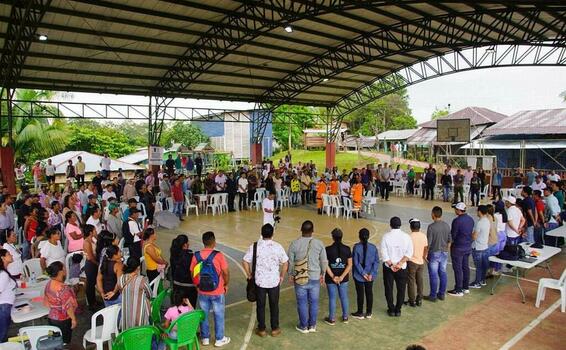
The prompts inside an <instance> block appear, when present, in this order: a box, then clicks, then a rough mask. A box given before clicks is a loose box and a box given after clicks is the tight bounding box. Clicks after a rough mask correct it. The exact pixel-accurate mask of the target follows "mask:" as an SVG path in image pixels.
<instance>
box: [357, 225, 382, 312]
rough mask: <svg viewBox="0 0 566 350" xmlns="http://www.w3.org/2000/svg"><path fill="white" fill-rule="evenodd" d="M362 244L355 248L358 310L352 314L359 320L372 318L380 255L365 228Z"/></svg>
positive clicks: (360, 236)
mask: <svg viewBox="0 0 566 350" xmlns="http://www.w3.org/2000/svg"><path fill="white" fill-rule="evenodd" d="M359 238H360V242H359V243H356V244H355V245H354V248H353V265H354V268H353V275H354V283H355V285H356V295H357V302H358V310H357V311H356V312H354V313H353V314H352V317H354V318H357V319H360V320H361V319H364V318H368V319H369V318H371V315H372V307H373V289H372V288H373V281H375V279H376V277H377V267H378V266H379V254H378V253H377V247H376V246H375V245H374V244H371V243H369V242H368V239H369V230H368V229H367V228H363V229H361V230H360V232H359ZM364 293H365V298H366V303H367V305H366V313H365V314H364V313H363V308H364Z"/></svg>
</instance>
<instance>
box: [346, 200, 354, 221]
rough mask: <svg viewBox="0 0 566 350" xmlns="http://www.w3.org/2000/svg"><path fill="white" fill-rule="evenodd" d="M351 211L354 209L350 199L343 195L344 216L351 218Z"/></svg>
mask: <svg viewBox="0 0 566 350" xmlns="http://www.w3.org/2000/svg"><path fill="white" fill-rule="evenodd" d="M353 211H354V207H353V205H352V200H351V199H350V198H347V197H344V209H343V215H344V217H345V218H346V219H351V218H352V212H353Z"/></svg>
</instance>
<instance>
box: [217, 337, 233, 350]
mask: <svg viewBox="0 0 566 350" xmlns="http://www.w3.org/2000/svg"><path fill="white" fill-rule="evenodd" d="M228 343H230V337H226V336H225V337H224V338H222V339H220V340H217V341H216V342H215V343H214V346H216V347H217V348H219V347H221V346H224V345H226V344H228Z"/></svg>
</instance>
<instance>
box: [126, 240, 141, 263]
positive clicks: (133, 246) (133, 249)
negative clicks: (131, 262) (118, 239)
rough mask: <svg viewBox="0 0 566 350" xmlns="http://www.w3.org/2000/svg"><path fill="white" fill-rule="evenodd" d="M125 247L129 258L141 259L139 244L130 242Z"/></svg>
mask: <svg viewBox="0 0 566 350" xmlns="http://www.w3.org/2000/svg"><path fill="white" fill-rule="evenodd" d="M126 247H127V248H128V249H129V251H130V256H131V257H135V258H138V259H141V257H142V249H141V242H132V243H130V244H129V245H127V246H126Z"/></svg>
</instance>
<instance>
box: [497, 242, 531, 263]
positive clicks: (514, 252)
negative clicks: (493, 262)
mask: <svg viewBox="0 0 566 350" xmlns="http://www.w3.org/2000/svg"><path fill="white" fill-rule="evenodd" d="M526 255H527V254H526V252H525V249H523V247H521V246H520V245H518V244H507V245H505V248H503V250H502V251H501V252H499V254H498V255H497V257H498V258H500V259H503V260H511V261H514V260H521V259H523V258H524V257H525V256H526Z"/></svg>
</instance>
